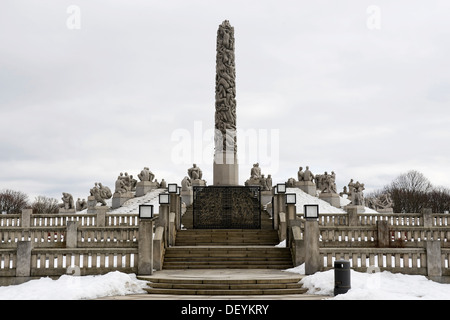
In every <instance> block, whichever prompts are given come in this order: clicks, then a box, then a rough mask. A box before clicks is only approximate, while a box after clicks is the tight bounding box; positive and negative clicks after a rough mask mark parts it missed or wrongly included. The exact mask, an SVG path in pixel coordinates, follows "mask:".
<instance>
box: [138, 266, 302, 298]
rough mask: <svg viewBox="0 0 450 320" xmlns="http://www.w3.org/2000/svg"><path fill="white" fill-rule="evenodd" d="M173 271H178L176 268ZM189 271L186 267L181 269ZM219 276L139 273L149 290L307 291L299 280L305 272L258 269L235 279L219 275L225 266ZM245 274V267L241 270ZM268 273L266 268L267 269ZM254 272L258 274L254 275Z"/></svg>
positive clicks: (180, 292)
mask: <svg viewBox="0 0 450 320" xmlns="http://www.w3.org/2000/svg"><path fill="white" fill-rule="evenodd" d="M173 272H175V273H177V271H176V270H174V271H173ZM180 272H181V273H184V274H185V271H184V272H183V271H181V270H180ZM217 272H218V274H217V276H216V278H211V274H212V273H211V271H209V272H208V274H207V275H205V277H201V276H200V275H198V273H197V274H196V275H195V276H193V277H189V276H187V278H182V275H181V274H179V275H178V276H176V277H161V278H159V277H158V276H149V277H139V278H140V279H141V280H147V281H148V286H149V288H146V289H145V290H146V291H147V292H148V293H149V294H170V295H269V294H270V295H283V294H304V293H306V291H307V290H306V289H305V288H303V287H302V284H301V283H299V282H300V280H301V279H302V278H303V276H300V275H292V274H291V275H290V274H289V273H285V274H283V275H282V276H280V275H277V276H274V277H273V278H271V277H270V276H268V275H263V276H261V275H258V274H261V273H260V272H259V271H258V270H253V271H251V270H249V272H248V278H246V279H242V278H241V279H233V278H231V279H230V278H228V277H227V276H224V277H223V278H221V277H220V276H219V275H220V274H224V272H225V271H224V270H222V271H220V270H218V271H217ZM239 272H240V274H241V275H242V270H241V271H239ZM264 274H266V272H265V273H264ZM253 276H254V278H252V277H253Z"/></svg>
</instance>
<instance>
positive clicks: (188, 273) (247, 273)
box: [100, 269, 329, 300]
mask: <svg viewBox="0 0 450 320" xmlns="http://www.w3.org/2000/svg"><path fill="white" fill-rule="evenodd" d="M301 277H302V276H301V275H299V274H296V273H292V272H285V271H281V270H271V269H260V270H259V269H258V270H255V269H251V270H246V269H218V270H211V269H199V270H189V269H186V270H162V271H156V272H155V273H154V274H153V275H152V276H145V277H139V278H145V279H148V280H151V279H152V278H168V279H190V280H201V279H205V278H206V279H207V280H215V279H232V280H254V279H256V280H267V279H298V278H301ZM326 298H329V297H328V296H320V295H311V294H289V295H251V296H249V295H223V296H216V295H168V294H135V295H126V296H113V297H104V298H100V300H322V299H326Z"/></svg>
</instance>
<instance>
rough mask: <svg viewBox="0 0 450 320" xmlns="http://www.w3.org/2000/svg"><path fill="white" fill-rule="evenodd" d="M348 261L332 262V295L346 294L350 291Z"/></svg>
mask: <svg viewBox="0 0 450 320" xmlns="http://www.w3.org/2000/svg"><path fill="white" fill-rule="evenodd" d="M350 288H351V285H350V261H346V260H336V261H335V262H334V295H335V296H336V295H338V294H343V293H347V291H348V290H350Z"/></svg>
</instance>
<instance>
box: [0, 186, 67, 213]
mask: <svg viewBox="0 0 450 320" xmlns="http://www.w3.org/2000/svg"><path fill="white" fill-rule="evenodd" d="M25 208H31V209H33V213H58V212H59V206H58V200H56V199H54V198H50V197H46V196H37V197H35V199H34V201H31V202H30V201H29V199H28V195H26V194H25V193H23V192H21V191H15V190H10V189H4V190H1V191H0V213H5V214H18V213H21V212H22V209H25Z"/></svg>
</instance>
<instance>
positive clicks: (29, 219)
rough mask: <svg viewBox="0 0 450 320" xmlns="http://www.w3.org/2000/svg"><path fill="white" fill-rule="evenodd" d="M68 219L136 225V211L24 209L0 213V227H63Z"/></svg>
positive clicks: (87, 222)
mask: <svg viewBox="0 0 450 320" xmlns="http://www.w3.org/2000/svg"><path fill="white" fill-rule="evenodd" d="M99 213H100V214H102V212H99ZM69 221H76V222H78V223H79V225H80V226H124V225H127V226H137V225H138V224H139V218H138V214H137V213H107V214H105V215H104V216H99V215H97V214H95V213H94V214H93V213H90V214H89V213H77V214H59V213H46V214H33V213H31V209H25V210H23V211H22V213H21V214H2V215H0V227H64V226H66V225H67V222H69Z"/></svg>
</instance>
